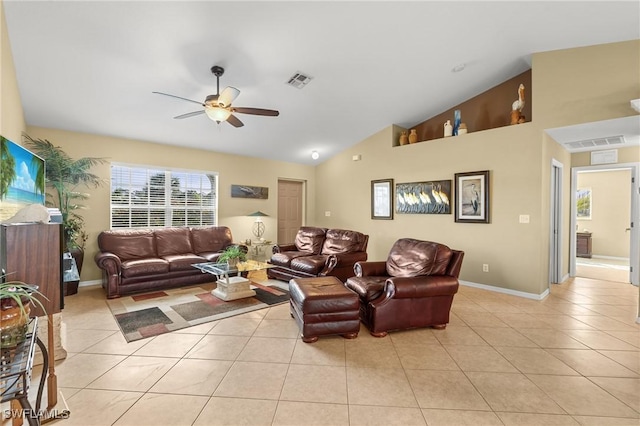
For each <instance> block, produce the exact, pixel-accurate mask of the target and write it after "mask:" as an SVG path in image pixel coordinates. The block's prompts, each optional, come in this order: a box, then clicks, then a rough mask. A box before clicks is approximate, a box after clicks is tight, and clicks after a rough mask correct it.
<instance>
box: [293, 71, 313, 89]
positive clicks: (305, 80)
mask: <svg viewBox="0 0 640 426" xmlns="http://www.w3.org/2000/svg"><path fill="white" fill-rule="evenodd" d="M312 79H313V77H311V76H308V75H305V74H303V73H301V72H296V73H295V74H294V75H293V76H292V77H291V78H290V79H289V80H288V81H287V84H288V85H289V86H293V87H295V88H296V89H302V88H303V87H304V86H306V85H307V84H309V82H310V81H311V80H312Z"/></svg>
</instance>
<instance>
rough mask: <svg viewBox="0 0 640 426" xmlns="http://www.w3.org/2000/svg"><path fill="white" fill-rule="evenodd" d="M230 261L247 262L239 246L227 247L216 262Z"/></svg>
mask: <svg viewBox="0 0 640 426" xmlns="http://www.w3.org/2000/svg"><path fill="white" fill-rule="evenodd" d="M231 259H238V260H240V261H245V260H247V253H246V252H245V250H244V249H243V248H242V247H241V246H238V245H233V246H229V247H227V249H226V250H225V251H224V252H222V254H221V255H220V257H219V258H218V262H228V261H229V260H231Z"/></svg>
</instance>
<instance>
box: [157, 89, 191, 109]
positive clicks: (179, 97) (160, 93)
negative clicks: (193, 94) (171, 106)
mask: <svg viewBox="0 0 640 426" xmlns="http://www.w3.org/2000/svg"><path fill="white" fill-rule="evenodd" d="M151 93H157V94H158V95H164V96H171V97H172V98H177V99H182V100H183V101H189V102H193V103H194V104H198V105H202V106H204V104H203V103H202V102H200V101H194V100H193V99H187V98H183V97H182V96H176V95H170V94H168V93H162V92H151Z"/></svg>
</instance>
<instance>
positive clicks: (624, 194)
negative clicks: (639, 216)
mask: <svg viewBox="0 0 640 426" xmlns="http://www.w3.org/2000/svg"><path fill="white" fill-rule="evenodd" d="M577 185H578V189H581V188H591V220H577V221H576V224H577V227H578V230H579V231H584V230H588V231H589V232H591V243H592V250H591V252H592V254H593V255H594V256H598V255H599V256H612V257H623V258H627V259H628V258H629V245H630V241H629V239H630V238H631V233H630V232H629V231H625V229H626V228H629V226H630V222H631V218H630V210H631V195H630V194H631V171H630V170H609V171H601V172H588V173H578V179H577Z"/></svg>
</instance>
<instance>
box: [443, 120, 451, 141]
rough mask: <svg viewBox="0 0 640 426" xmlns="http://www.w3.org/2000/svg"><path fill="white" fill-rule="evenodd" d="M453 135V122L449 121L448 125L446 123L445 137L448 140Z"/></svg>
mask: <svg viewBox="0 0 640 426" xmlns="http://www.w3.org/2000/svg"><path fill="white" fill-rule="evenodd" d="M452 135H453V126H452V125H451V120H447V122H446V123H444V137H445V138H448V137H449V136H452Z"/></svg>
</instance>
